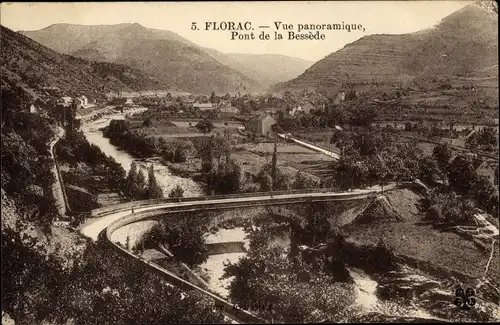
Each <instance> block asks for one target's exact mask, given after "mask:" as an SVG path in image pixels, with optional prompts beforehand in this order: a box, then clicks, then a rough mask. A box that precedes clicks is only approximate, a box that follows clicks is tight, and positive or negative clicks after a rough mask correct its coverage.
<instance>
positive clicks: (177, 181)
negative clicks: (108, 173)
mask: <svg viewBox="0 0 500 325" xmlns="http://www.w3.org/2000/svg"><path fill="white" fill-rule="evenodd" d="M145 110H146V108H140V107H138V108H136V109H135V110H128V111H125V112H124V113H121V114H112V115H110V116H106V117H101V118H99V119H97V120H95V121H91V122H88V123H85V125H84V126H83V127H82V129H83V131H84V134H85V137H86V138H87V140H88V141H89V142H90V143H92V144H95V145H96V146H98V147H99V148H100V149H101V150H102V151H103V152H104V153H105V154H107V155H109V156H111V157H112V158H114V159H115V160H116V161H117V162H118V163H120V165H121V166H122V167H123V168H124V169H125V171H127V172H128V171H129V170H130V166H131V165H132V162H136V163H137V165H138V167H139V168H140V169H141V170H142V171H143V172H144V173H145V174H146V175H147V168H148V167H150V166H151V165H153V168H154V172H155V176H156V179H157V181H158V183H159V185H160V187H161V188H162V190H163V195H164V196H165V197H167V196H168V194H169V193H170V191H171V190H173V189H174V188H175V187H177V186H178V185H179V186H180V187H182V189H183V190H184V196H185V197H190V196H201V195H203V188H202V186H201V185H200V184H198V183H196V182H195V181H193V180H192V179H190V178H185V177H179V176H176V175H174V173H172V172H171V171H170V170H169V168H168V167H167V166H165V165H163V164H161V163H160V162H159V161H158V160H156V161H152V160H150V161H145V160H141V159H139V158H135V157H133V156H132V155H130V154H129V153H127V152H125V151H123V150H121V149H119V148H117V147H116V146H114V145H113V144H111V143H110V141H109V139H107V138H105V137H104V136H103V134H102V131H100V130H99V129H100V128H102V127H105V126H107V125H109V123H110V122H111V119H123V118H124V116H125V114H139V113H141V112H143V111H145Z"/></svg>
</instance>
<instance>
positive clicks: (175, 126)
mask: <svg viewBox="0 0 500 325" xmlns="http://www.w3.org/2000/svg"><path fill="white" fill-rule="evenodd" d="M145 119H146V117H144V116H140V117H139V116H137V117H132V118H131V119H130V120H131V124H132V128H133V129H140V130H141V132H144V134H145V135H147V136H154V137H163V138H196V137H204V136H211V135H217V134H222V133H223V132H224V130H226V129H227V130H229V131H230V132H231V133H232V134H236V133H237V129H238V128H240V129H242V128H244V126H243V125H242V124H241V123H238V122H232V121H228V122H213V125H214V128H213V129H212V131H211V132H210V133H207V134H203V133H202V132H200V131H199V130H198V129H197V128H196V127H195V125H196V124H197V123H198V120H175V121H169V120H167V119H164V118H158V119H157V118H154V117H153V118H151V125H150V126H143V125H142V123H143V121H144V120H145ZM226 123H227V125H225V124H226Z"/></svg>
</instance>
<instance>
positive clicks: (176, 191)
mask: <svg viewBox="0 0 500 325" xmlns="http://www.w3.org/2000/svg"><path fill="white" fill-rule="evenodd" d="M183 196H184V189H182V187H181V186H180V185H177V186H176V187H175V188H173V189H172V190H171V191H170V193H169V194H168V197H172V198H174V197H183Z"/></svg>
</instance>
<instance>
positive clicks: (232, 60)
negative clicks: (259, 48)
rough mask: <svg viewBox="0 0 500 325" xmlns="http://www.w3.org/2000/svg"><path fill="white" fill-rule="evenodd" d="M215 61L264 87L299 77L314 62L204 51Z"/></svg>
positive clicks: (262, 55) (282, 56) (282, 57)
mask: <svg viewBox="0 0 500 325" xmlns="http://www.w3.org/2000/svg"><path fill="white" fill-rule="evenodd" d="M204 50H205V51H206V52H207V53H208V54H210V55H211V56H212V57H213V58H214V59H216V60H217V61H219V62H221V63H222V64H225V65H227V66H229V67H231V68H233V69H235V70H237V71H239V72H241V73H242V74H244V75H246V76H248V77H250V78H252V79H255V80H258V81H259V82H260V84H261V85H262V86H264V87H270V86H272V85H274V84H276V83H279V82H283V81H287V80H290V79H292V78H295V77H297V76H299V75H300V74H301V73H303V72H304V71H305V70H306V69H307V68H309V67H310V66H311V65H312V64H313V62H311V61H306V60H302V59H298V58H294V57H290V56H286V55H277V54H247V53H226V54H224V53H221V52H219V51H216V50H213V49H207V48H205V49H204Z"/></svg>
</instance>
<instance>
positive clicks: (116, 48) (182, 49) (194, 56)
mask: <svg viewBox="0 0 500 325" xmlns="http://www.w3.org/2000/svg"><path fill="white" fill-rule="evenodd" d="M20 33H22V34H23V35H26V36H28V37H30V38H32V39H33V40H35V41H37V42H40V43H41V44H43V45H45V46H47V47H49V48H51V49H53V50H55V51H58V52H60V53H65V54H71V55H74V56H78V57H83V58H86V59H91V60H98V61H107V62H112V63H118V64H124V65H128V66H130V67H134V68H138V69H141V70H143V71H145V72H147V73H150V74H152V75H154V76H155V77H157V78H158V79H159V80H161V81H162V82H163V83H166V84H167V85H169V86H171V87H177V88H179V89H182V90H187V91H189V92H193V93H205V94H210V93H211V92H212V91H215V92H217V93H226V92H236V91H246V90H259V89H260V88H261V85H260V84H259V83H258V82H257V81H255V80H253V79H251V78H250V77H248V76H246V75H243V74H242V73H240V72H238V71H237V70H235V69H233V68H231V67H230V66H227V65H224V64H222V63H221V62H219V61H217V60H216V59H214V58H213V57H212V56H210V55H209V54H207V53H206V52H205V51H203V49H202V48H200V47H198V46H196V45H195V44H194V43H192V42H190V41H189V40H187V39H185V38H183V37H181V36H179V35H177V34H175V33H172V32H170V31H164V30H157V29H150V28H145V27H143V26H141V25H139V24H119V25H98V26H84V25H71V24H55V25H51V26H49V27H47V28H45V29H42V30H38V31H23V32H20Z"/></svg>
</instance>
